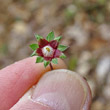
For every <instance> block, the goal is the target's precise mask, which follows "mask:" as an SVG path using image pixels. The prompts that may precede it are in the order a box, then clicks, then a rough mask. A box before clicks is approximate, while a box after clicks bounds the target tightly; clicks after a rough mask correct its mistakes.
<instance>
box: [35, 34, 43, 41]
mask: <svg viewBox="0 0 110 110" xmlns="http://www.w3.org/2000/svg"><path fill="white" fill-rule="evenodd" d="M35 38H36V39H37V41H39V40H40V39H43V37H42V36H40V35H37V34H35Z"/></svg>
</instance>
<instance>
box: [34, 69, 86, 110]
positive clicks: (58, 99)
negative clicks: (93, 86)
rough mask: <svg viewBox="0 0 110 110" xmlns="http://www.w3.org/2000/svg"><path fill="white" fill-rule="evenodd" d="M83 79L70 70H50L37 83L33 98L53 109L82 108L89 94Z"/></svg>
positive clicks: (68, 109) (69, 109)
mask: <svg viewBox="0 0 110 110" xmlns="http://www.w3.org/2000/svg"><path fill="white" fill-rule="evenodd" d="M83 80H84V79H83V78H82V79H81V78H80V77H79V76H78V75H76V73H74V72H72V71H69V70H65V69H60V70H54V71H50V72H48V73H47V74H45V75H44V76H43V77H42V78H41V80H40V81H39V83H38V84H37V86H36V88H35V90H34V93H33V95H32V100H33V101H34V102H40V103H42V104H45V105H47V106H50V107H51V108H53V110H73V109H75V110H80V109H81V108H83V105H84V104H85V102H86V98H87V95H88V93H87V92H88V90H87V89H88V88H86V86H85V85H84V82H83Z"/></svg>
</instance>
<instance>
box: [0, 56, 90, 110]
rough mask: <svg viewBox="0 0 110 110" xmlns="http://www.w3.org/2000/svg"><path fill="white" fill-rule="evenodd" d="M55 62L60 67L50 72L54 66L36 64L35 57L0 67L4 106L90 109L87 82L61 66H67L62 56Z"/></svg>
mask: <svg viewBox="0 0 110 110" xmlns="http://www.w3.org/2000/svg"><path fill="white" fill-rule="evenodd" d="M53 66H54V69H58V70H54V71H50V72H47V71H49V69H50V68H49V67H47V68H44V66H43V64H42V63H39V64H35V57H32V58H27V59H24V60H22V61H19V62H17V63H15V64H12V65H10V66H8V67H6V68H4V69H2V70H0V110H89V107H90V104H91V93H90V89H89V87H88V84H87V82H86V81H85V80H84V79H83V78H82V77H81V76H80V75H79V74H76V73H74V72H72V71H69V70H66V69H60V68H66V66H65V64H64V63H63V61H62V60H59V64H58V65H53ZM46 72H47V73H46ZM44 73H45V75H43V74H44ZM39 79H40V80H39ZM35 84H36V86H34V87H32V86H33V85H35ZM30 88H31V89H30ZM29 89H30V90H29ZM22 96H23V97H22ZM21 97H22V98H21Z"/></svg>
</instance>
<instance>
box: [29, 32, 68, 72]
mask: <svg viewBox="0 0 110 110" xmlns="http://www.w3.org/2000/svg"><path fill="white" fill-rule="evenodd" d="M35 38H36V39H37V44H31V45H30V47H31V49H32V50H33V51H34V52H33V53H32V55H31V56H37V57H36V63H41V62H44V66H45V67H47V66H48V65H50V68H51V70H53V66H52V63H53V64H58V59H57V58H62V59H64V58H66V55H65V54H64V53H63V51H65V50H66V49H67V48H68V47H67V46H65V45H60V44H59V42H60V40H61V38H62V37H61V36H59V37H55V36H54V32H53V31H52V32H50V33H49V34H48V35H47V37H46V39H44V38H43V37H42V36H40V35H37V34H35Z"/></svg>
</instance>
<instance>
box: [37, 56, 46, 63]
mask: <svg viewBox="0 0 110 110" xmlns="http://www.w3.org/2000/svg"><path fill="white" fill-rule="evenodd" d="M43 61H44V58H43V57H41V56H38V57H37V58H36V63H41V62H43Z"/></svg>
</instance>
